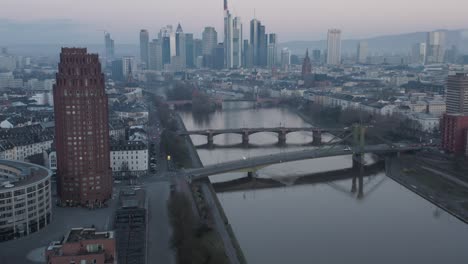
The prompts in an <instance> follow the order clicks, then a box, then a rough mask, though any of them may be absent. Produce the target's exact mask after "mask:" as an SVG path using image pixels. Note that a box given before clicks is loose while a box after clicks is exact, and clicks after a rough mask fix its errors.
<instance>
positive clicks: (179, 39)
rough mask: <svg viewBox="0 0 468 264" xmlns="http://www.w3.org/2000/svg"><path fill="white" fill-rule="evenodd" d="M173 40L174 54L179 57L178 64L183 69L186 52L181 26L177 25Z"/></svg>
mask: <svg viewBox="0 0 468 264" xmlns="http://www.w3.org/2000/svg"><path fill="white" fill-rule="evenodd" d="M175 42H176V56H177V57H179V59H178V66H179V68H180V69H183V68H185V67H186V65H187V63H186V62H187V53H186V50H185V34H184V31H183V30H182V26H181V25H180V23H179V25H178V26H177V30H176V34H175Z"/></svg>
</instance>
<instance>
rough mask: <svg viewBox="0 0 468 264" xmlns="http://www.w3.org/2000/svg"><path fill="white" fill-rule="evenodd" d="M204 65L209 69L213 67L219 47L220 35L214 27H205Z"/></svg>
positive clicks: (203, 36) (203, 35) (203, 37)
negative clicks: (215, 53)
mask: <svg viewBox="0 0 468 264" xmlns="http://www.w3.org/2000/svg"><path fill="white" fill-rule="evenodd" d="M202 42H203V43H202V55H203V61H204V62H203V64H204V65H205V66H207V67H212V66H213V56H214V51H215V49H216V46H217V45H218V33H217V32H216V30H215V29H214V27H205V29H204V30H203V34H202Z"/></svg>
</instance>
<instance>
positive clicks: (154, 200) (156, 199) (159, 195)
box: [140, 102, 176, 264]
mask: <svg viewBox="0 0 468 264" xmlns="http://www.w3.org/2000/svg"><path fill="white" fill-rule="evenodd" d="M148 108H149V125H148V126H147V127H146V131H147V134H148V143H149V144H150V145H151V144H154V149H155V152H154V153H150V157H155V158H156V159H157V165H158V166H157V173H152V174H149V175H147V176H146V177H143V178H141V180H140V183H141V185H142V187H143V188H144V189H145V190H146V195H147V200H148V220H147V225H148V226H147V232H148V233H147V248H146V249H147V252H146V258H147V260H148V261H147V263H148V264H149V263H167V264H172V263H176V257H175V252H174V250H173V249H172V248H171V247H170V245H171V236H172V226H171V224H170V222H169V212H168V208H167V202H168V200H169V195H170V179H171V176H172V173H171V172H168V171H167V164H166V161H165V159H164V157H165V153H161V149H160V133H161V125H160V120H159V118H158V115H157V112H156V108H155V107H154V106H153V105H152V104H151V102H148Z"/></svg>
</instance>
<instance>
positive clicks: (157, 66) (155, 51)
mask: <svg viewBox="0 0 468 264" xmlns="http://www.w3.org/2000/svg"><path fill="white" fill-rule="evenodd" d="M148 57H149V62H148V63H149V64H148V68H149V69H150V70H154V71H160V70H162V69H163V49H162V41H161V40H159V39H153V41H151V42H150V44H149V53H148Z"/></svg>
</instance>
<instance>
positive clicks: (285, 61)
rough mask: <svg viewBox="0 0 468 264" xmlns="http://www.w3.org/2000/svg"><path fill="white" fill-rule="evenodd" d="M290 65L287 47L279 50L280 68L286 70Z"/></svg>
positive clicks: (289, 53) (289, 54)
mask: <svg viewBox="0 0 468 264" xmlns="http://www.w3.org/2000/svg"><path fill="white" fill-rule="evenodd" d="M290 65H291V51H290V50H289V49H288V48H283V50H281V69H282V70H283V71H288V70H289V66H290Z"/></svg>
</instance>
